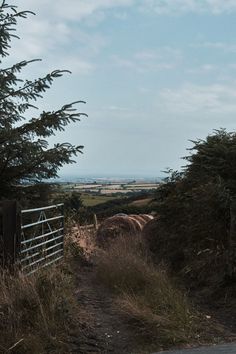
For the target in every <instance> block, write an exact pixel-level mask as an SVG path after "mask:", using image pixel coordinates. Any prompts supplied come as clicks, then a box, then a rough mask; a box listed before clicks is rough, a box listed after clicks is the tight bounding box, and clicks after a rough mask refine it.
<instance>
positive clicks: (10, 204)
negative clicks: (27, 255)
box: [0, 200, 21, 267]
mask: <svg viewBox="0 0 236 354" xmlns="http://www.w3.org/2000/svg"><path fill="white" fill-rule="evenodd" d="M0 211H1V235H0V236H1V249H2V252H1V253H2V255H1V257H0V258H1V263H2V266H3V267H11V266H13V265H15V264H16V262H17V260H18V258H19V254H20V242H21V210H20V207H19V205H18V203H17V202H16V201H15V200H9V201H3V202H1V203H0Z"/></svg>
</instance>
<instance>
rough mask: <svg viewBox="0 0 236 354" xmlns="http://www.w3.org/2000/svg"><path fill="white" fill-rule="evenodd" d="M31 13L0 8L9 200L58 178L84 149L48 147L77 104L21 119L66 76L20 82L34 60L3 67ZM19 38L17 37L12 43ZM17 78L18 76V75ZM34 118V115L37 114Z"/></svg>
mask: <svg viewBox="0 0 236 354" xmlns="http://www.w3.org/2000/svg"><path fill="white" fill-rule="evenodd" d="M29 14H33V13H32V12H31V11H18V10H17V7H16V6H13V5H8V4H7V3H6V2H5V1H3V2H2V4H1V5H0V65H1V67H0V196H1V197H3V196H9V195H10V192H11V191H13V190H14V189H15V187H16V186H19V185H21V184H22V183H25V182H27V181H28V182H30V183H35V182H39V181H41V180H43V179H50V178H53V177H57V173H58V170H59V168H60V167H62V166H63V165H64V164H68V163H72V162H74V161H73V156H76V155H77V154H78V153H80V152H81V150H82V148H83V146H74V145H72V144H70V143H63V144H59V143H58V144H55V145H54V146H53V147H49V142H48V138H49V137H50V136H52V135H55V133H56V132H57V131H62V130H64V129H65V127H66V126H67V125H68V124H70V123H72V122H77V121H79V120H80V117H81V116H82V115H86V114H85V113H79V112H78V111H77V110H76V108H75V106H74V105H75V104H77V103H85V102H83V101H77V102H73V103H70V104H65V105H64V106H63V107H61V108H60V109H58V110H57V111H48V112H46V111H43V112H42V113H41V114H37V116H36V118H35V117H34V118H31V119H26V118H25V114H26V112H27V111H28V110H29V109H30V110H31V109H32V108H37V107H36V106H35V102H36V101H37V99H38V98H41V97H43V94H44V93H45V92H46V91H47V90H48V89H49V88H50V87H51V85H52V83H53V81H54V79H56V78H59V77H61V76H62V75H63V74H64V73H65V72H69V71H67V70H55V71H53V72H51V73H49V74H47V75H45V76H44V77H42V78H37V79H35V80H28V79H24V80H22V79H21V78H19V76H20V74H21V73H22V72H23V70H24V69H25V67H26V66H27V65H29V64H31V63H33V62H35V61H38V59H36V60H28V61H27V60H25V61H21V62H18V63H16V64H15V65H13V66H11V67H4V58H5V57H6V56H8V55H9V49H10V47H11V41H12V39H13V38H15V37H17V35H16V34H15V30H16V25H17V22H18V20H19V19H20V18H27V16H28V15H29ZM17 38H18V37H17ZM21 76H22V75H21ZM36 113H37V111H36Z"/></svg>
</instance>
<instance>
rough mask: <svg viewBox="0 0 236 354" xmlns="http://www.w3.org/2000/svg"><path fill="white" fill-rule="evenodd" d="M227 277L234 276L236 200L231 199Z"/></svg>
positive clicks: (235, 264)
mask: <svg viewBox="0 0 236 354" xmlns="http://www.w3.org/2000/svg"><path fill="white" fill-rule="evenodd" d="M228 247H229V249H228V272H227V273H228V276H229V277H230V278H232V277H234V276H235V275H236V198H232V200H231V205H230V230H229V242H228Z"/></svg>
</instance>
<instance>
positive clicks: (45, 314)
mask: <svg viewBox="0 0 236 354" xmlns="http://www.w3.org/2000/svg"><path fill="white" fill-rule="evenodd" d="M81 255H82V251H81V250H80V247H79V246H78V245H77V247H76V244H75V243H74V241H73V240H71V239H70V238H69V239H68V240H67V245H66V258H65V260H64V263H62V264H60V265H57V266H53V267H48V268H45V269H44V270H43V271H38V272H36V273H35V274H33V275H30V276H24V275H23V274H21V273H20V272H16V274H10V273H9V272H7V271H6V270H0V353H15V354H44V353H55V354H59V353H63V354H64V353H69V352H70V341H71V338H72V337H73V336H76V337H77V338H78V337H79V336H80V334H81V324H80V318H79V313H80V309H79V306H78V304H77V301H76V297H75V282H74V280H75V279H74V275H73V273H74V272H73V269H72V268H70V264H72V260H73V259H74V258H73V257H75V256H76V258H77V259H80V258H81Z"/></svg>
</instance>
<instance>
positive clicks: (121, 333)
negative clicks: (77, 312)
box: [77, 266, 135, 354]
mask: <svg viewBox="0 0 236 354" xmlns="http://www.w3.org/2000/svg"><path fill="white" fill-rule="evenodd" d="M80 272H81V273H80V274H79V276H78V291H77V299H78V302H79V304H81V306H82V307H83V310H84V311H85V312H86V314H87V315H88V316H89V321H90V324H91V327H92V329H93V331H94V338H92V340H91V341H90V340H89V339H88V340H87V342H86V343H85V344H82V346H81V348H80V351H79V352H78V353H83V354H87V353H90V354H91V353H104V354H106V353H114V354H131V353H133V352H132V349H131V348H133V347H134V344H135V343H134V337H133V335H132V333H131V330H130V328H129V326H128V324H127V323H126V321H125V319H124V318H123V317H122V316H121V314H120V313H119V311H118V309H117V308H116V306H115V303H114V302H115V300H114V297H113V296H112V295H111V294H110V293H107V292H106V290H105V289H104V288H103V287H102V286H100V285H99V284H97V283H96V282H95V281H94V266H92V267H85V268H83V269H82V270H80Z"/></svg>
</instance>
